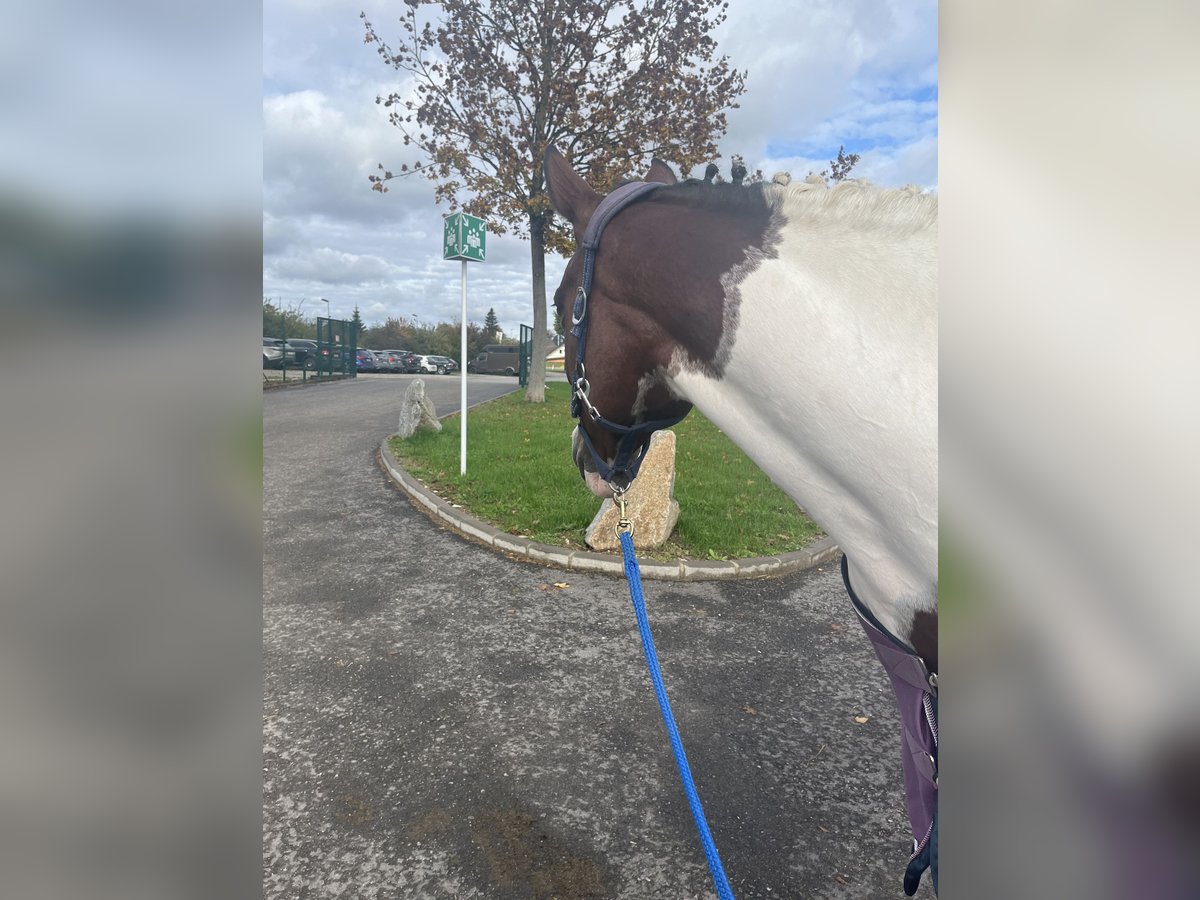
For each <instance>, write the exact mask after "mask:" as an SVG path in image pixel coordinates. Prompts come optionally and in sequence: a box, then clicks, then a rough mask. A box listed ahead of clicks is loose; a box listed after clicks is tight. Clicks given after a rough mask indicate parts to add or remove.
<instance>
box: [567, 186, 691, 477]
mask: <svg viewBox="0 0 1200 900" xmlns="http://www.w3.org/2000/svg"><path fill="white" fill-rule="evenodd" d="M660 187H662V185H661V184H658V183H656V182H645V181H633V182H630V183H628V184H623V185H621V186H620V187H619V188H617V189H616V190H614V191H613V192H612V193H611V194H609V195H608V196H607V197H605V198H604V199H603V200H601V201H600V205H599V206H598V207H596V211H595V212H594V213H593V214H592V218H591V219H590V220H589V221H588V224H587V228H586V229H585V230H584V233H583V239H582V240H581V241H580V246H581V247H582V248H583V281H582V283H581V284H580V285H579V290H578V291H577V292H576V293H575V305H574V308H573V309H572V311H571V334H572V335H574V337H575V377H574V379H572V382H571V384H572V389H573V390H572V396H571V416H572V417H573V418H576V419H580V418H581V417H582V414H583V410H584V409H587V411H588V413H589V415H590V416H591V419H592V421H593V422H595V423H596V424H597V425H599V426H600V427H601V428H603V429H605V430H606V431H611V432H613V433H614V434H619V435H620V436H621V437H620V439H619V440H618V441H617V452H616V456H615V457H614V458H613V461H612V464H611V465H609V463H607V462H606V461H605V460H604V459H603V458H602V457H601V456H600V454H599V453H597V452H596V448H595V447H594V446H593V444H592V439H591V438H590V437H589V436H588V433H587V429H586V428H580V429H579V434H580V435H581V436H582V437H583V443H584V446H586V447H587V449H588V452H589V453H591V455H592V460H593V462H594V463H595V464H596V472H597V473H598V474H599V475H600V477H601V478H602V479H604V481H606V482H609V483H610V484H614V485H615V486H617V487H621V488H626V487H628V486H629V484H630V483H631V482H632V481H633V479H634V478H635V477H636V476H637V473H638V469H639V468H640V467H641V465H642V460H643V459H645V457H646V451H647V450H648V449H649V448H650V436H651V435H652V434H653V433H654V432H655V431H659V430H661V429H663V428H670V427H671V426H672V425H676V424H678V423H679V422H681V421H683V418H684V416H674V417H672V418H669V419H652V420H649V421H645V422H636V423H635V424H633V425H622V424H620V423H618V422H613V421H611V420H609V419H606V418H605V417H604V416H602V415H601V414H600V411H599V410H598V409H596V407H594V406H593V405H592V401H591V400H590V399H589V394H590V393H591V384H590V383H589V382H588V379H587V368H586V366H585V362H584V357H585V355H586V353H587V333H588V326H589V324H590V320H589V318H588V296H589V294H590V293H591V290H592V277H593V274H594V272H595V268H596V251H597V250H599V249H600V236H601V235H602V234H603V233H604V229H605V227H606V226H607V225H608V223H609V222H611V221H612V219H613V217H614V216H615V215H616V214H617V213H619V212H620V211H621V210H623V209H624V208H625V207H627V206H629V205H630V204H632V203H634V202H635V201H636V200H638V199H639V198H641V197H643V196H646V195H648V194H650V193H652V192H653V191H655V190H657V189H658V188H660ZM684 415H687V414H686V413H685V414H684Z"/></svg>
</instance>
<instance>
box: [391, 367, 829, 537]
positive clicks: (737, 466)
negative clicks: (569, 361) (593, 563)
mask: <svg viewBox="0 0 1200 900" xmlns="http://www.w3.org/2000/svg"><path fill="white" fill-rule="evenodd" d="M568 391H569V388H568V386H567V385H565V384H561V383H555V384H548V385H546V402H545V403H542V404H535V403H526V402H525V398H524V393H523V392H517V393H514V394H509V395H507V396H505V397H501V398H500V399H498V400H493V401H491V402H490V403H485V404H484V405H482V406H479V407H476V408H475V409H472V410H470V412H469V413H468V419H467V429H468V431H467V440H468V447H467V470H468V471H467V474H466V475H465V476H460V475H459V474H458V469H459V434H460V427H461V426H460V419H459V417H458V416H457V415H454V416H451V417H449V418H446V419H443V420H442V430H441V431H440V432H438V433H436V434H434V433H431V432H428V431H423V432H420V433H418V434H415V435H413V436H412V437H411V438H409V439H408V440H405V441H401V440H397V439H395V438H393V439H392V441H391V443H390V446H391V449H392V452H393V453H394V454H395V456H396V458H397V459H398V460H399V461H400V464H401V465H402V466H403V467H404V468H405V469H407V470H408V472H409V473H411V474H412V475H413V476H414V477H415V478H417V479H419V480H420V481H421V482H422V483H424V484H425V485H426V486H428V487H430V488H432V489H433V490H434V491H435V492H436V493H437V494H438V495H439V496H441V497H442V498H444V499H446V500H449V501H451V502H453V503H457V504H458V505H459V506H461V507H463V508H464V509H466V510H467V511H468V512H470V513H471V514H472V515H473V516H475V517H476V518H478V519H482V520H483V521H485V522H488V523H490V524H491V525H493V526H494V527H496V528H499V529H501V530H503V531H507V532H509V533H510V534H519V535H523V536H525V537H528V538H531V539H532V540H535V541H538V542H539V543H543V544H553V545H556V546H561V547H576V548H582V547H583V546H584V543H583V534H584V531H585V530H586V529H587V526H588V524H589V523H590V522H591V521H592V519H593V518H594V517H595V515H596V512H597V510H599V508H600V503H601V501H600V500H599V499H598V498H596V497H594V496H593V495H592V493H591V492H590V491H589V490H588V489H587V488H586V487H585V486H584V484H583V480H582V479H581V478H580V477H579V471H578V470H577V469H576V468H575V466H574V465H573V464H572V462H571V455H570V454H571V429H572V427H574V421H573V420H572V419H571V417H570V414H569V413H568V398H569V393H568ZM673 430H674V431H675V434H676V457H675V495H674V496H675V498H676V499H677V500H678V501H679V507H680V515H679V523H678V524H677V525H676V526H675V533H674V534H673V535H672V537H671V539H670V540H669V541H668V542H667V544H665V545H664V546H662V547H661V548H659V549H657V550H655V551H651V552H649V553H647V554H646V555H647V556H650V557H652V558H655V559H677V558H683V559H744V558H746V557H750V556H773V555H775V554H778V553H786V552H788V551H791V550H799V549H800V548H801V547H803V546H804V545H805V544H808V543H811V542H812V541H813V540H815V539H816V538H817V537H820V536H821V531H820V529H819V528H817V526H816V525H814V524H813V523H812V522H811V521H810V520H809V519H808V518H807V517H806V516H804V514H803V513H801V512H800V510H799V509H798V508H797V507H796V504H795V503H793V502H792V500H791V499H790V498H789V497H788V496H787V495H786V494H784V493H783V491H781V490H779V488H777V487H775V485H774V484H772V483H771V480H770V479H769V478H767V476H766V475H764V474H763V473H762V472H761V471H760V470H759V469H758V467H757V466H755V465H754V463H752V462H751V461H750V460H749V459H747V458H746V455H745V454H744V453H742V451H741V450H739V449H738V448H737V447H735V446H734V444H733V443H732V442H731V441H730V440H729V439H728V438H727V437H725V435H723V434H722V433H721V432H720V431H718V430H717V428H716V427H715V426H714V425H713V424H712V423H711V422H709V421H708V420H707V419H705V418H704V417H703V416H701V415H700V413H699V412H697V411H695V410H693V411H692V413H691V415H689V416H688V417H687V418H686V419H684V420H683V422H681V423H680V424H678V425H676V426H675V428H674V429H673Z"/></svg>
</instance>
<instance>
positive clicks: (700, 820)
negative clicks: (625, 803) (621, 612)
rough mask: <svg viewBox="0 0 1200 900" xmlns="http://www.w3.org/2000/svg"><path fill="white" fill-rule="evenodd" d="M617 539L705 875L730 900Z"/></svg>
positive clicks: (638, 585) (628, 550)
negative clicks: (701, 851)
mask: <svg viewBox="0 0 1200 900" xmlns="http://www.w3.org/2000/svg"><path fill="white" fill-rule="evenodd" d="M620 539H621V552H622V554H624V556H625V578H626V580H627V581H628V582H629V599H630V600H632V601H633V611H634V613H635V614H636V615H637V623H638V631H640V632H641V634H642V649H643V650H645V652H646V665H647V666H648V667H649V669H650V680H651V681H652V682H653V683H654V696H656V697H657V698H658V708H659V709H660V710H661V711H662V717H663V723H664V724H665V725H666V726H667V737H669V738H670V740H671V749H672V750H673V751H675V764H676V765H677V766H678V767H679V777H680V779H681V780H682V781H683V792H684V793H685V794H686V795H687V801H688V806H690V807H691V808H692V818H693V819H695V820H696V830H697V831H698V832H700V843H701V844H702V845H703V846H704V855H705V857H706V858H707V859H708V871H709V872H711V873H712V880H713V886H714V887H715V888H716V889H717V896H718V897H720V898H721V900H733V891H732V890H731V889H730V887H729V880H728V879H727V878H726V877H725V869H724V868H723V867H722V866H721V857H720V855H719V854H718V853H717V845H716V844H715V843H713V838H712V834H711V833H709V830H708V822H707V821H706V820H705V818H704V809H703V807H701V806H700V795H699V794H697V793H696V785H695V784H694V783H693V782H692V770H691V769H690V768H689V767H688V761H687V754H686V753H684V752H683V741H682V740H680V738H679V729H678V728H677V727H676V725H675V716H674V715H672V713H671V703H670V701H668V700H667V689H666V688H665V687H664V686H663V680H662V672H660V671H659V668H658V654H657V653H655V652H654V638H653V637H652V636H651V634H650V621H649V620H648V619H647V618H646V598H645V597H643V596H642V571H641V569H639V568H638V562H637V557H636V556H635V555H634V552H633V535H631V534H630V533H629V532H628V531H622V532H620Z"/></svg>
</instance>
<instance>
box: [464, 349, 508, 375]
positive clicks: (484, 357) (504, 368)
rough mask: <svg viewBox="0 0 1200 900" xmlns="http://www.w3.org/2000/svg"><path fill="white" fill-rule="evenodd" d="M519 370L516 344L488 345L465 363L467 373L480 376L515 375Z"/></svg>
mask: <svg viewBox="0 0 1200 900" xmlns="http://www.w3.org/2000/svg"><path fill="white" fill-rule="evenodd" d="M520 370H521V348H520V347H518V346H517V345H516V344H488V345H487V346H486V347H484V348H483V352H482V353H480V354H479V355H478V356H476V357H475V358H474V359H473V360H471V361H470V362H469V363H467V371H468V372H478V373H479V374H481V375H516V374H517V373H518V372H520Z"/></svg>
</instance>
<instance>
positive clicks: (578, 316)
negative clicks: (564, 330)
mask: <svg viewBox="0 0 1200 900" xmlns="http://www.w3.org/2000/svg"><path fill="white" fill-rule="evenodd" d="M586 315H587V291H585V290H584V289H583V285H580V286H579V290H578V291H576V292H575V306H574V307H573V308H572V309H571V324H572V325H578V324H579V323H580V322H582V321H583V317H584V316H586Z"/></svg>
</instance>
